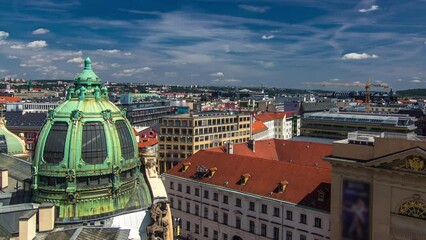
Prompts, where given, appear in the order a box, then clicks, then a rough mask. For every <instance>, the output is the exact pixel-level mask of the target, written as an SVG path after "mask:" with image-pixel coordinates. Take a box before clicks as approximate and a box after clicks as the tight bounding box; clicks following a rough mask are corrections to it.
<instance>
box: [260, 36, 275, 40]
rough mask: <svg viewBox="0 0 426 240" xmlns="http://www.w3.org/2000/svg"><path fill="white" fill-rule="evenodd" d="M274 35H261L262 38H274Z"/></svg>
mask: <svg viewBox="0 0 426 240" xmlns="http://www.w3.org/2000/svg"><path fill="white" fill-rule="evenodd" d="M274 37H275V36H274V35H263V36H262V39H263V40H270V39H272V38H274Z"/></svg>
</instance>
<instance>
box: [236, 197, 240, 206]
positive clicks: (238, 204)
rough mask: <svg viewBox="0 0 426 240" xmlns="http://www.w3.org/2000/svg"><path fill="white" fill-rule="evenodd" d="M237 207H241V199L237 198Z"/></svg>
mask: <svg viewBox="0 0 426 240" xmlns="http://www.w3.org/2000/svg"><path fill="white" fill-rule="evenodd" d="M235 206H236V207H241V198H236V199H235Z"/></svg>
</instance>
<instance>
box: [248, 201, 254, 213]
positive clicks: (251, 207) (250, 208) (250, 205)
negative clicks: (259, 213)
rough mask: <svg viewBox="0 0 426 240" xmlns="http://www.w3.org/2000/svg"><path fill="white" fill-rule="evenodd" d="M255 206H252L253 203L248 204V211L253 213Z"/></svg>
mask: <svg viewBox="0 0 426 240" xmlns="http://www.w3.org/2000/svg"><path fill="white" fill-rule="evenodd" d="M255 206H256V205H255V204H254V202H250V203H249V210H250V211H254V208H255Z"/></svg>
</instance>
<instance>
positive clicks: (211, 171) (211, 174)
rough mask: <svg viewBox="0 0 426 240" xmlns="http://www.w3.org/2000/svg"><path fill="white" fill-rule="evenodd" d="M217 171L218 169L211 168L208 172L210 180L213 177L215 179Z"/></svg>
mask: <svg viewBox="0 0 426 240" xmlns="http://www.w3.org/2000/svg"><path fill="white" fill-rule="evenodd" d="M216 171H217V168H216V167H212V168H209V171H208V175H207V176H208V177H209V178H211V177H213V176H214V174H215V173H216Z"/></svg>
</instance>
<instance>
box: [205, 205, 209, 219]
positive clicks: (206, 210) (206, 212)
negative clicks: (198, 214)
mask: <svg viewBox="0 0 426 240" xmlns="http://www.w3.org/2000/svg"><path fill="white" fill-rule="evenodd" d="M204 218H209V208H208V207H204Z"/></svg>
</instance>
